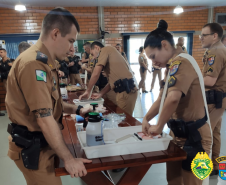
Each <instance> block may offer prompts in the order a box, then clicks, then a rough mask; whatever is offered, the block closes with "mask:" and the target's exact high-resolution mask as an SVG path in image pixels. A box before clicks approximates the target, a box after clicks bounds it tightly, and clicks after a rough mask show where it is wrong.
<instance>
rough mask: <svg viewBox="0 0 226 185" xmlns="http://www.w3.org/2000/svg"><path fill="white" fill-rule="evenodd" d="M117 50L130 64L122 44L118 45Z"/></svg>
mask: <svg viewBox="0 0 226 185" xmlns="http://www.w3.org/2000/svg"><path fill="white" fill-rule="evenodd" d="M115 48H116V49H117V50H118V52H119V53H121V55H122V56H123V57H124V59H125V60H126V61H127V62H128V59H127V57H126V53H125V52H124V51H122V46H121V45H120V44H116V46H115Z"/></svg>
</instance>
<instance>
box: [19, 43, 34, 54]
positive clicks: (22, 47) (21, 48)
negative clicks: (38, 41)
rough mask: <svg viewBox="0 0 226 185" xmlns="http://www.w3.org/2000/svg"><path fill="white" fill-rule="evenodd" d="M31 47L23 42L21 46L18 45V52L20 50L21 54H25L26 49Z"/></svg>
mask: <svg viewBox="0 0 226 185" xmlns="http://www.w3.org/2000/svg"><path fill="white" fill-rule="evenodd" d="M30 47H31V45H30V44H28V43H27V42H26V41H23V42H21V43H20V44H19V45H18V50H19V53H20V54H21V53H22V52H24V51H25V50H26V49H28V48H30Z"/></svg>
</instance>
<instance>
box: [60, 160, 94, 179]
mask: <svg viewBox="0 0 226 185" xmlns="http://www.w3.org/2000/svg"><path fill="white" fill-rule="evenodd" d="M91 162H92V161H91V160H88V159H83V158H73V159H71V160H68V161H65V162H64V165H65V169H66V170H67V172H68V173H69V174H70V175H71V177H72V178H73V177H83V176H85V175H86V174H87V171H86V168H85V166H84V163H91Z"/></svg>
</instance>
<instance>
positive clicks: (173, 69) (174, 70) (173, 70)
mask: <svg viewBox="0 0 226 185" xmlns="http://www.w3.org/2000/svg"><path fill="white" fill-rule="evenodd" d="M180 64H181V61H175V62H173V63H172V64H171V65H170V66H169V70H170V73H169V75H170V76H173V75H175V74H176V73H177V71H178V68H179V65H180Z"/></svg>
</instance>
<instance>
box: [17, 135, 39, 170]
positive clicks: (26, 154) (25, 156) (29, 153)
mask: <svg viewBox="0 0 226 185" xmlns="http://www.w3.org/2000/svg"><path fill="white" fill-rule="evenodd" d="M40 149H41V144H40V139H39V138H34V139H33V142H32V145H31V146H30V147H29V148H24V149H23V150H22V151H21V156H22V160H23V163H24V166H25V167H26V168H27V169H31V170H37V169H38V164H39V156H40Z"/></svg>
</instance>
